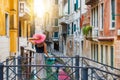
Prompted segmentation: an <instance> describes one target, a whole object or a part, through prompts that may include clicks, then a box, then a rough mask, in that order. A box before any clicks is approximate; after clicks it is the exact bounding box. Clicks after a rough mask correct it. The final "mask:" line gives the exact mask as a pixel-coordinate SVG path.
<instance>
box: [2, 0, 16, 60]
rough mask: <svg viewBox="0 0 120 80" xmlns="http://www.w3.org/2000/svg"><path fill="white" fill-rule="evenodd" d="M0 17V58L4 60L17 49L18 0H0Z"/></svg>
mask: <svg viewBox="0 0 120 80" xmlns="http://www.w3.org/2000/svg"><path fill="white" fill-rule="evenodd" d="M0 17H1V18H0V26H1V27H0V44H1V46H0V50H1V51H0V59H1V60H4V59H5V58H6V57H9V56H11V55H15V54H16V53H17V49H18V0H15V1H14V0H7V1H4V0H0ZM3 54H4V55H3Z"/></svg>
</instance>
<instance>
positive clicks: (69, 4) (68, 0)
mask: <svg viewBox="0 0 120 80" xmlns="http://www.w3.org/2000/svg"><path fill="white" fill-rule="evenodd" d="M68 14H70V0H68Z"/></svg>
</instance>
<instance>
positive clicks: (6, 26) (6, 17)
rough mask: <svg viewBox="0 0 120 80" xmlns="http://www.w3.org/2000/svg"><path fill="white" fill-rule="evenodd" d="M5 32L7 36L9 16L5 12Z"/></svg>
mask: <svg viewBox="0 0 120 80" xmlns="http://www.w3.org/2000/svg"><path fill="white" fill-rule="evenodd" d="M5 29H6V30H5V34H6V35H7V36H8V34H9V18H8V14H5Z"/></svg>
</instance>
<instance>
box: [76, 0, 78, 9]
mask: <svg viewBox="0 0 120 80" xmlns="http://www.w3.org/2000/svg"><path fill="white" fill-rule="evenodd" d="M77 9H78V0H76V10H77Z"/></svg>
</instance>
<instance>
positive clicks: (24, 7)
mask: <svg viewBox="0 0 120 80" xmlns="http://www.w3.org/2000/svg"><path fill="white" fill-rule="evenodd" d="M19 4H20V6H19V10H20V12H19V16H20V17H24V18H29V16H30V5H29V4H28V3H27V2H26V1H20V3H19Z"/></svg>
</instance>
